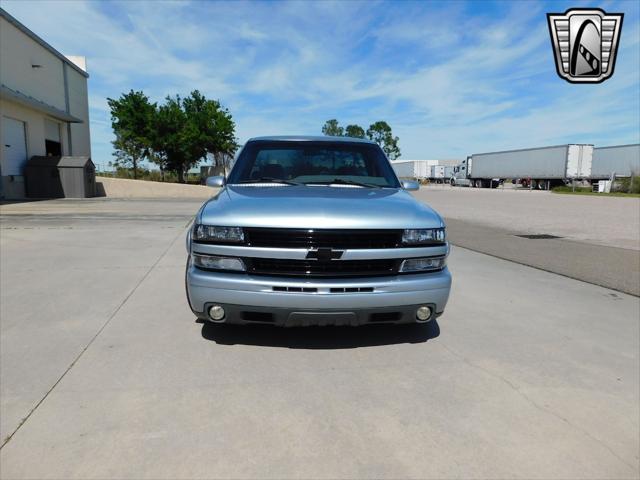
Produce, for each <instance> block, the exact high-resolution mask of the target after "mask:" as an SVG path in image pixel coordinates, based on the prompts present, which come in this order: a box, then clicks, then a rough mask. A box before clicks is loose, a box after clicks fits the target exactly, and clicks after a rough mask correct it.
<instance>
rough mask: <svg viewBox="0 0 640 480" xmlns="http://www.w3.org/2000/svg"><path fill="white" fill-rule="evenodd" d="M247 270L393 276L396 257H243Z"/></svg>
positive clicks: (309, 275)
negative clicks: (324, 259) (320, 259)
mask: <svg viewBox="0 0 640 480" xmlns="http://www.w3.org/2000/svg"><path fill="white" fill-rule="evenodd" d="M244 262H245V265H246V266H247V272H248V273H253V274H257V275H276V276H277V275H283V276H287V277H290V276H294V277H333V278H335V277H371V276H382V275H395V274H397V273H398V267H399V264H400V260H396V259H381V260H332V261H327V262H321V261H318V260H290V259H280V258H245V259H244Z"/></svg>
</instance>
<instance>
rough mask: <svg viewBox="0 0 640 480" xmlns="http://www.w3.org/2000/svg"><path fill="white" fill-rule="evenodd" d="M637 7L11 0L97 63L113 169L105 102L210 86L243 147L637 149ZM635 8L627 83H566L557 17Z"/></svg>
mask: <svg viewBox="0 0 640 480" xmlns="http://www.w3.org/2000/svg"><path fill="white" fill-rule="evenodd" d="M639 5H640V2H636V1H605V2H595V3H585V2H580V1H576V2H572V3H567V2H536V1H513V2H485V1H472V2H463V1H449V2H415V3H414V2H409V1H395V2H366V3H360V2H357V1H342V2H337V3H333V2H328V1H318V2H307V1H300V2H291V3H284V2H283V3H276V2H258V3H241V2H229V3H225V2H206V1H195V2H187V1H184V2H160V1H157V2H143V1H128V2H97V1H87V2H83V1H80V0H76V1H71V2H53V1H38V2H30V1H15V0H4V1H3V2H2V6H3V8H5V9H6V10H7V11H9V13H11V14H12V15H14V16H15V17H16V18H17V19H18V20H20V21H21V22H23V23H24V24H25V25H26V26H28V27H29V28H30V29H32V30H33V31H34V32H36V33H37V34H39V35H40V36H42V37H43V38H44V39H45V40H47V41H48V42H49V43H50V44H52V45H53V46H54V47H56V48H57V49H58V50H60V51H61V52H63V53H65V54H69V55H84V56H86V57H87V64H88V70H89V74H90V75H91V77H90V79H89V104H90V116H91V135H92V155H93V158H94V161H95V162H96V163H106V162H108V161H110V160H112V157H111V151H112V148H111V144H110V141H111V140H112V133H111V123H110V118H109V111H108V107H107V103H106V98H107V97H118V96H119V95H120V94H121V93H123V92H126V91H129V90H130V89H134V90H143V91H144V92H146V93H147V94H148V95H149V96H150V97H151V98H152V100H154V101H161V100H162V99H163V98H164V97H165V96H166V95H167V94H176V93H180V94H186V93H188V92H189V91H191V90H193V89H199V90H200V91H201V92H203V93H204V94H205V95H206V96H207V97H210V98H214V99H218V100H220V101H221V102H222V104H223V105H225V106H226V107H228V108H229V109H230V111H231V113H232V114H233V116H234V119H235V121H236V124H237V134H238V137H239V139H240V141H241V142H244V141H245V140H246V139H248V138H250V137H252V136H258V135H271V134H320V129H321V126H322V124H323V123H324V121H325V120H327V119H329V118H337V119H339V120H340V121H341V123H343V124H348V123H358V124H360V125H362V126H364V127H365V128H366V126H368V125H369V124H370V123H373V122H374V121H376V120H386V121H387V122H389V123H390V124H391V126H392V127H393V130H394V133H395V134H396V135H398V136H399V137H400V147H401V150H402V158H405V159H408V158H462V157H464V156H465V155H467V154H470V153H474V152H483V151H494V150H501V149H510V148H518V147H529V146H543V145H554V144H560V143H594V144H596V145H615V144H623V143H638V142H640V20H639V14H640V12H639V10H640V8H639ZM571 7H600V8H603V9H604V10H605V11H607V12H624V14H625V18H624V25H623V28H622V36H621V44H620V48H619V52H618V60H617V63H616V68H615V74H614V76H613V77H612V78H610V79H609V80H607V81H606V82H604V83H602V84H598V85H573V84H569V83H567V82H565V81H564V80H561V79H560V78H559V77H558V76H557V75H556V72H555V65H554V60H553V55H552V51H551V46H550V41H549V33H548V29H547V24H546V21H547V20H546V13H547V12H564V11H565V10H566V9H567V8H571Z"/></svg>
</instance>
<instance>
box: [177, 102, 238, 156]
mask: <svg viewBox="0 0 640 480" xmlns="http://www.w3.org/2000/svg"><path fill="white" fill-rule="evenodd" d="M182 105H183V108H184V111H185V114H186V115H187V121H188V122H190V123H192V124H193V125H194V126H195V128H196V129H197V130H198V132H199V142H200V144H201V145H202V147H203V148H204V150H205V152H206V153H208V154H211V156H212V157H213V159H214V162H215V165H216V166H218V162H220V161H224V159H225V158H226V157H227V156H229V155H232V156H233V154H234V153H235V151H236V150H237V149H238V146H239V145H238V143H237V141H236V137H235V129H236V125H235V122H234V121H233V117H232V116H231V113H229V110H227V109H226V108H223V107H222V105H220V102H218V101H216V100H207V99H206V98H205V97H204V95H202V94H201V93H200V92H199V91H198V90H194V91H193V92H191V95H190V96H189V97H187V98H185V99H184V100H183V102H182Z"/></svg>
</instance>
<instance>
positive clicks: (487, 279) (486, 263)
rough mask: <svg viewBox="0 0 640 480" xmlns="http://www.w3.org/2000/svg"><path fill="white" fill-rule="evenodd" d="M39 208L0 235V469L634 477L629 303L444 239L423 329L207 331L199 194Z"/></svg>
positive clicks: (632, 308) (17, 472)
mask: <svg viewBox="0 0 640 480" xmlns="http://www.w3.org/2000/svg"><path fill="white" fill-rule="evenodd" d="M36 207H37V209H38V212H37V213H36V214H30V213H28V212H29V208H27V207H23V206H20V207H19V208H16V209H13V210H11V209H6V210H5V212H4V213H6V215H3V217H2V224H1V228H2V230H1V235H0V247H1V248H0V255H1V256H0V261H1V265H2V269H1V279H0V280H1V284H2V289H1V298H0V299H1V306H0V347H1V350H0V377H1V380H2V381H1V383H0V419H1V422H0V430H1V436H2V449H1V450H0V476H1V477H2V478H7V479H8V478H106V477H117V478H131V477H136V478H205V477H206V478H214V477H215V478H293V477H297V478H300V477H303V478H309V477H314V478H355V477H358V478H363V477H376V478H453V477H456V478H460V477H464V478H489V477H490V478H565V479H566V478H616V479H617V478H637V477H638V476H639V475H640V467H639V457H638V451H639V449H640V440H639V433H638V432H639V431H640V412H639V405H640V393H639V378H640V371H639V370H640V365H639V350H640V340H639V335H640V333H639V325H638V318H639V316H640V299H638V298H637V297H633V296H629V295H625V294H623V293H619V292H616V291H613V290H609V289H606V288H603V287H600V286H596V285H592V284H588V283H584V282H581V281H577V280H573V279H570V278H567V277H564V276H559V275H555V274H552V273H548V272H545V271H541V270H538V269H534V268H529V267H527V266H524V265H520V264H517V263H513V262H509V261H505V260H500V259H497V258H495V257H492V256H488V255H484V254H480V253H476V252H472V251H470V250H467V249H464V248H460V247H454V248H453V251H452V255H451V258H450V268H451V270H452V273H453V275H454V287H453V291H452V296H451V300H450V303H449V306H448V308H447V311H446V312H445V315H444V316H443V317H441V318H440V319H439V321H438V324H435V323H434V324H432V325H430V326H429V327H427V328H423V327H410V328H384V327H378V328H360V329H352V328H345V329H342V328H340V329H339V328H324V329H320V328H309V329H289V330H282V329H268V328H265V329H262V328H260V329H259V328H240V327H238V328H225V327H222V328H219V327H218V328H216V327H214V326H210V325H202V324H199V323H196V322H195V319H194V317H193V315H192V314H191V312H190V311H189V309H188V307H187V304H186V301H185V297H184V285H183V269H184V261H185V249H184V231H185V226H186V225H187V223H188V221H189V219H190V216H191V215H192V214H193V212H194V211H195V209H196V208H197V203H194V202H190V201H160V200H155V201H107V200H102V201H95V202H93V201H91V202H69V201H66V202H65V201H59V202H39V203H38V204H34V205H32V208H36ZM20 209H21V210H20ZM9 210H11V211H9ZM16 210H20V211H19V212H18V214H17V215H11V214H10V213H15V212H16Z"/></svg>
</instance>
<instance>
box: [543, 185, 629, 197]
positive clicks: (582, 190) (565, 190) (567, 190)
mask: <svg viewBox="0 0 640 480" xmlns="http://www.w3.org/2000/svg"><path fill="white" fill-rule="evenodd" d="M551 191H552V192H553V193H561V194H565V195H592V196H595V197H632V198H640V193H626V192H611V193H599V192H593V191H591V188H590V187H576V189H575V192H574V191H573V189H572V188H571V187H566V186H565V187H554V188H552V189H551Z"/></svg>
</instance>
